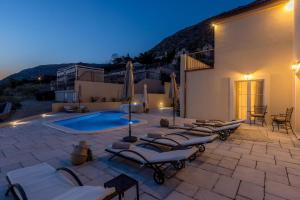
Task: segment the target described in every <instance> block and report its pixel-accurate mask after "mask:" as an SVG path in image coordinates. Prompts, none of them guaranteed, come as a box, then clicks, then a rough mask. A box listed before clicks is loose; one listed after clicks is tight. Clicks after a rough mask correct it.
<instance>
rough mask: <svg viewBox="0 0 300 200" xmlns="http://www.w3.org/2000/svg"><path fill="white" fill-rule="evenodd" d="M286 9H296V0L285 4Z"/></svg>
mask: <svg viewBox="0 0 300 200" xmlns="http://www.w3.org/2000/svg"><path fill="white" fill-rule="evenodd" d="M284 9H285V10H286V11H292V10H294V0H290V1H289V2H288V3H287V4H286V5H285V6H284Z"/></svg>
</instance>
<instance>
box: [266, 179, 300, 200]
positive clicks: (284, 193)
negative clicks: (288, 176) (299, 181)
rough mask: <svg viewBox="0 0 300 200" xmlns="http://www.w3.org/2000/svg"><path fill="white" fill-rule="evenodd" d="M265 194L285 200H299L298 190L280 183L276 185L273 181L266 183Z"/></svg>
mask: <svg viewBox="0 0 300 200" xmlns="http://www.w3.org/2000/svg"><path fill="white" fill-rule="evenodd" d="M265 190H266V192H267V193H270V194H273V195H275V196H279V197H282V198H286V199H293V200H296V199H300V193H299V188H296V187H291V186H288V185H285V184H282V183H276V182H274V181H266V188H265Z"/></svg>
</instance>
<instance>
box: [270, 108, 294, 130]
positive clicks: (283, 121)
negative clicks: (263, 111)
mask: <svg viewBox="0 0 300 200" xmlns="http://www.w3.org/2000/svg"><path fill="white" fill-rule="evenodd" d="M293 111H294V108H293V107H291V108H287V109H286V112H285V114H279V115H272V116H271V119H272V128H273V129H272V131H274V128H275V126H277V128H278V131H279V128H280V127H283V128H284V129H285V130H286V133H287V134H288V133H289V129H291V130H292V133H294V130H293V127H292V124H291V119H292V114H293Z"/></svg>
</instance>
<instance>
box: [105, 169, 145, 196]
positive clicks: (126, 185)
mask: <svg viewBox="0 0 300 200" xmlns="http://www.w3.org/2000/svg"><path fill="white" fill-rule="evenodd" d="M134 186H135V187H136V199H137V200H139V198H140V195H139V183H138V181H136V180H135V179H133V178H131V177H129V176H127V175H126V174H121V175H119V176H117V177H115V178H113V179H111V180H110V181H107V182H106V183H104V187H106V188H111V187H114V188H115V189H116V195H118V196H119V200H121V199H122V197H124V193H125V192H126V191H127V190H129V189H130V188H132V187H134Z"/></svg>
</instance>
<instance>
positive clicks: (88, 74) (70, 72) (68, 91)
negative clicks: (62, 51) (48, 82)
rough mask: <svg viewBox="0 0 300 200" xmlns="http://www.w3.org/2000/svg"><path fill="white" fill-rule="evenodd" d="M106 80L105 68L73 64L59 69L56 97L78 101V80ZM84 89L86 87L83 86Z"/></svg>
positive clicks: (61, 100)
mask: <svg viewBox="0 0 300 200" xmlns="http://www.w3.org/2000/svg"><path fill="white" fill-rule="evenodd" d="M78 81H83V82H104V69H103V68H92V67H86V66H82V65H72V66H69V67H65V68H62V69H59V70H58V71H57V79H56V91H55V99H56V101H58V102H76V101H77V96H78V95H77V94H78V91H77V90H78V87H76V82H78ZM82 89H84V88H82Z"/></svg>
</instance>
